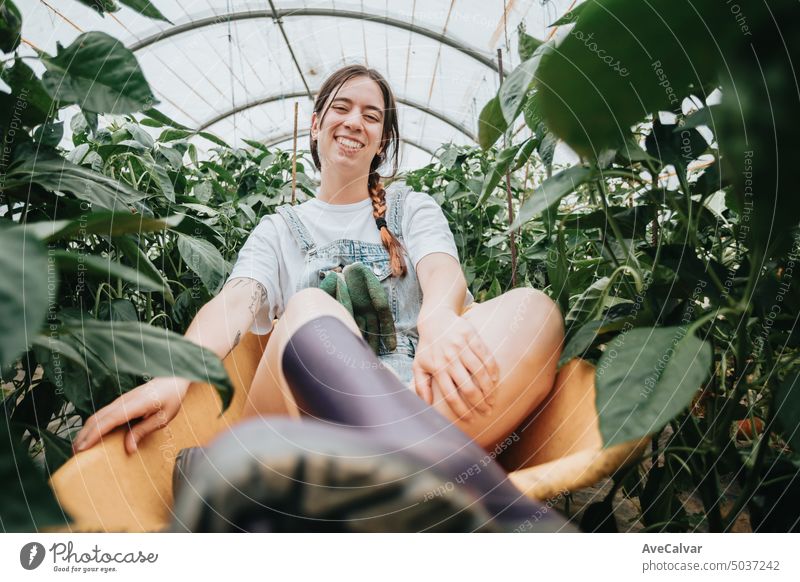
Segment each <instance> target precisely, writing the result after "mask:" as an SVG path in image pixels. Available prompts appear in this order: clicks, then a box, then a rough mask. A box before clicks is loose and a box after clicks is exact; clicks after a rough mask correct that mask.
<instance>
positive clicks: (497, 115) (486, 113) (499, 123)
mask: <svg viewBox="0 0 800 582" xmlns="http://www.w3.org/2000/svg"><path fill="white" fill-rule="evenodd" d="M507 129H508V123H507V122H506V119H505V117H504V116H503V110H502V108H501V107H500V98H499V97H497V96H495V97H493V98H492V99H491V100H490V101H489V102H488V103H487V104H486V105H484V106H483V109H482V110H481V114H480V116H479V117H478V143H479V144H480V146H481V147H482V148H483V149H485V150H488V149H489V148H490V147H492V145H493V144H494V142H496V141H497V138H499V137H500V136H501V135H503V132H505V130H507Z"/></svg>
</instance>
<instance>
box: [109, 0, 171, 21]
mask: <svg viewBox="0 0 800 582" xmlns="http://www.w3.org/2000/svg"><path fill="white" fill-rule="evenodd" d="M119 1H120V2H122V3H123V4H124V5H125V6H127V7H128V8H130V9H132V10H135V11H136V12H138V13H139V14H141V15H142V16H147V17H148V18H152V19H154V20H163V21H164V22H169V23H170V24H172V21H171V20H169V19H168V18H167V17H166V16H164V15H163V14H161V11H160V10H159V9H158V8H156V7H155V6H153V4H152V3H151V2H150V1H149V0H119Z"/></svg>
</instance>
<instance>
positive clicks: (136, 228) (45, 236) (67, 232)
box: [19, 212, 183, 242]
mask: <svg viewBox="0 0 800 582" xmlns="http://www.w3.org/2000/svg"><path fill="white" fill-rule="evenodd" d="M181 220H183V215H173V216H165V217H162V218H150V217H147V216H144V215H142V214H130V213H128V212H125V213H121V212H92V213H91V214H89V215H88V216H86V217H84V216H82V217H80V218H76V219H72V220H54V221H52V222H51V221H43V222H30V223H27V224H25V225H23V226H21V227H19V228H22V229H24V230H25V232H26V233H28V234H31V235H33V236H35V237H37V238H39V239H41V240H43V241H44V242H51V241H55V240H60V239H64V238H69V237H71V236H74V235H78V236H80V237H84V236H86V235H88V234H99V235H103V236H120V235H123V234H128V233H142V232H157V231H163V230H166V229H168V228H173V227H175V226H177V225H178V224H180V222H181Z"/></svg>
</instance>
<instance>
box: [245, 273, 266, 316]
mask: <svg viewBox="0 0 800 582" xmlns="http://www.w3.org/2000/svg"><path fill="white" fill-rule="evenodd" d="M254 283H255V285H253V288H252V294H251V295H250V306H249V309H250V313H251V314H252V315H253V318H255V316H256V313H258V310H259V309H261V307H262V306H263V305H264V304H265V303H266V302H267V290H266V289H264V286H263V285H262V284H261V283H259V282H257V281H254Z"/></svg>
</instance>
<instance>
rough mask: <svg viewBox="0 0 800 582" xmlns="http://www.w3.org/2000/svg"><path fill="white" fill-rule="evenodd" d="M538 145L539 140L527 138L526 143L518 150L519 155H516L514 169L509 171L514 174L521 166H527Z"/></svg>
mask: <svg viewBox="0 0 800 582" xmlns="http://www.w3.org/2000/svg"><path fill="white" fill-rule="evenodd" d="M538 145H539V140H538V139H537V138H536V137H532V138H529V139H528V140H527V141H526V142H524V143H523V144H522V147H521V148H519V154H518V155H517V159H516V160H515V161H514V167H512V168H511V171H512V172H514V171H516V170H519V169H520V168H521V167H522V166H524V165H525V164H527V163H528V160H529V159H530V157H531V154H532V153H533V151H534V150H535V149H536V147H537V146H538Z"/></svg>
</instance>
